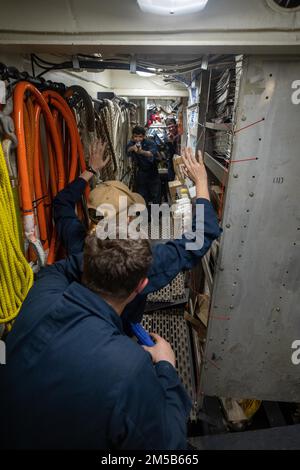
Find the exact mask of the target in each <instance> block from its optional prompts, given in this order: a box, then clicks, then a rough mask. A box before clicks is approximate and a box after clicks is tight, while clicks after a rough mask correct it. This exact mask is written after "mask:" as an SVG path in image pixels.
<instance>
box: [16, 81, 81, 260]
mask: <svg viewBox="0 0 300 470" xmlns="http://www.w3.org/2000/svg"><path fill="white" fill-rule="evenodd" d="M42 116H43V120H42V119H41V117H42ZM14 118H15V127H16V136H17V139H18V148H17V157H18V172H19V186H20V202H21V209H22V212H23V225H24V234H25V237H26V240H27V244H28V245H29V246H30V247H32V248H33V249H34V252H35V256H33V255H32V254H31V255H30V256H29V258H30V261H33V260H34V258H36V257H37V260H38V265H40V266H43V265H45V263H46V262H48V264H51V263H53V262H54V261H55V258H56V252H57V247H58V242H57V236H56V231H55V227H53V224H52V217H51V202H52V199H53V198H54V197H55V196H56V194H57V192H58V191H60V190H62V189H63V188H64V187H65V185H66V184H67V183H68V182H71V181H73V180H74V179H75V178H76V176H77V174H78V172H79V170H80V171H84V170H85V168H86V164H85V158H84V152H83V148H82V144H81V141H80V136H79V133H78V129H77V125H76V120H75V117H74V114H73V113H72V111H71V109H70V108H69V106H68V104H67V102H66V101H65V100H64V98H63V97H62V96H61V95H60V94H58V93H57V92H55V91H44V92H43V93H41V92H40V91H39V90H38V89H37V88H36V87H35V86H33V85H32V84H31V83H29V82H19V83H18V84H17V85H16V87H15V90H14ZM42 123H44V126H45V133H46V144H47V153H48V167H49V171H48V173H49V177H48V178H47V174H46V173H47V172H46V161H45V158H44V157H43V153H45V152H43V150H44V149H43V145H42V139H41V132H40V130H41V125H42ZM69 148H70V151H69ZM65 157H66V158H65ZM85 195H86V197H87V196H88V189H86V192H85ZM29 252H30V250H29Z"/></svg>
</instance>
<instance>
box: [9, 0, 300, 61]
mask: <svg viewBox="0 0 300 470" xmlns="http://www.w3.org/2000/svg"><path fill="white" fill-rule="evenodd" d="M269 1H270V0H269ZM1 3H3V8H1V14H0V43H1V44H2V45H6V46H7V47H9V46H11V47H16V46H17V45H19V47H20V50H21V49H22V51H24V50H27V51H29V50H35V51H37V50H40V51H42V50H44V51H47V50H48V51H49V50H50V49H49V48H51V51H54V52H62V51H63V50H64V51H68V52H69V51H71V50H72V51H73V52H76V51H78V50H79V49H78V48H81V49H80V50H81V51H83V50H85V51H86V52H88V51H90V52H92V51H94V52H95V51H98V50H99V49H101V47H102V48H103V49H105V48H110V49H111V50H112V49H113V48H115V49H117V50H119V51H120V50H123V51H125V52H128V51H129V50H138V47H140V48H141V50H142V51H143V52H146V51H147V47H148V52H149V51H152V52H153V51H154V50H155V52H158V53H160V52H163V51H165V52H168V46H174V45H177V46H178V48H179V49H178V51H179V52H180V46H184V47H185V46H187V45H188V46H189V47H190V52H191V53H193V52H194V51H195V50H197V48H198V47H200V48H202V50H207V49H210V50H213V52H215V51H217V50H218V52H220V51H221V50H222V48H223V50H222V52H230V51H232V52H237V51H238V48H239V47H241V49H239V51H244V49H243V48H245V47H246V48H247V47H248V48H249V51H250V49H251V47H252V48H254V49H253V50H255V48H256V47H261V48H269V51H270V52H271V53H272V52H274V51H272V48H271V47H270V46H272V45H273V46H278V48H279V49H280V47H281V46H283V47H285V52H288V48H290V52H291V53H292V52H295V48H297V47H298V45H299V44H300V13H299V12H292V13H291V12H287V13H282V12H279V11H276V9H272V8H270V6H269V5H268V3H267V0H209V2H208V4H207V6H206V8H205V10H204V11H202V12H200V13H197V14H193V15H188V16H182V17H174V16H170V17H164V16H157V15H151V14H145V13H143V12H142V11H141V10H140V9H139V7H138V5H137V2H136V0H105V1H104V0H84V1H82V0H51V1H49V0H47V1H44V2H42V1H37V0H26V2H20V1H17V0H9V1H7V0H5V1H3V0H1ZM26 46H28V47H27V49H26ZM218 48H219V49H218ZM230 48H231V49H230ZM225 49H226V50H225ZM279 49H278V51H279ZM185 51H186V49H185Z"/></svg>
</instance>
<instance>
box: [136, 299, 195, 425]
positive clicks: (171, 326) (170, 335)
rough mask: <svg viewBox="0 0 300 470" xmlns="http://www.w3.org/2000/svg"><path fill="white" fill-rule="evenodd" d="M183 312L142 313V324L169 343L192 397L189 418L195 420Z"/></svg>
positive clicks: (180, 309) (190, 369)
mask: <svg viewBox="0 0 300 470" xmlns="http://www.w3.org/2000/svg"><path fill="white" fill-rule="evenodd" d="M183 314H184V310H183V309H182V308H171V309H168V310H159V311H156V312H153V313H149V314H144V317H143V322H142V324H143V326H144V327H145V328H146V330H147V331H149V332H153V333H157V334H159V335H160V336H162V337H163V338H165V339H166V340H167V341H168V342H169V343H170V344H171V346H172V348H173V350H174V352H175V355H176V359H177V367H176V368H177V372H178V375H179V377H180V378H181V381H182V383H183V385H184V387H185V389H186V390H187V392H188V394H189V395H190V397H191V399H192V403H193V408H192V411H191V415H190V420H191V421H196V419H197V418H196V408H197V403H196V390H195V379H194V370H193V358H192V351H191V343H190V335H189V331H188V326H187V323H186V321H185V319H184V317H183Z"/></svg>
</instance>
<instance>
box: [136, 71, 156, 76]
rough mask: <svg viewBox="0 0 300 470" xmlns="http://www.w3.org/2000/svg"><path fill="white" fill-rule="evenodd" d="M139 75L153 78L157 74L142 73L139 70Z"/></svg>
mask: <svg viewBox="0 0 300 470" xmlns="http://www.w3.org/2000/svg"><path fill="white" fill-rule="evenodd" d="M136 73H137V75H139V76H140V77H152V76H153V75H155V73H151V72H140V71H139V70H137V71H136Z"/></svg>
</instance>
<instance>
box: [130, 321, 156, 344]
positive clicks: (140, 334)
mask: <svg viewBox="0 0 300 470" xmlns="http://www.w3.org/2000/svg"><path fill="white" fill-rule="evenodd" d="M131 328H132V331H133V334H134V335H135V336H136V337H137V339H138V341H139V343H140V344H142V345H143V346H154V345H155V343H154V341H153V339H152V338H151V336H150V335H149V333H147V331H146V330H145V329H144V328H143V327H142V325H141V324H140V323H131Z"/></svg>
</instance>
